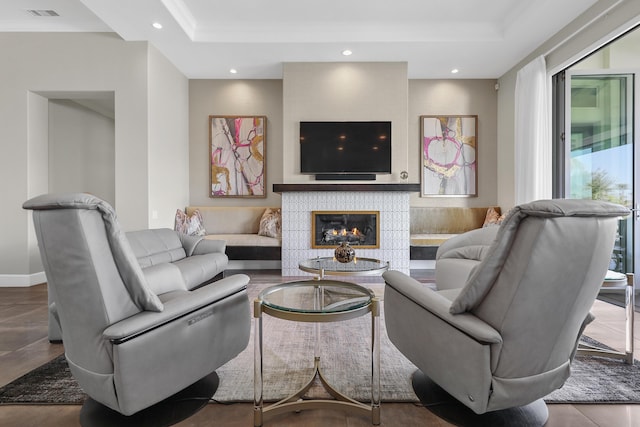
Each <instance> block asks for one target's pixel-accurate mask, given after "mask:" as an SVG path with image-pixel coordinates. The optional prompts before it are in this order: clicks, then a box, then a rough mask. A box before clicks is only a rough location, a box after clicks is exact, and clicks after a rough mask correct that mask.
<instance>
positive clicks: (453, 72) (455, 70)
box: [451, 68, 460, 74]
mask: <svg viewBox="0 0 640 427" xmlns="http://www.w3.org/2000/svg"><path fill="white" fill-rule="evenodd" d="M458 71H460V70H458V69H457V68H454V69H453V70H451V74H457V73H458Z"/></svg>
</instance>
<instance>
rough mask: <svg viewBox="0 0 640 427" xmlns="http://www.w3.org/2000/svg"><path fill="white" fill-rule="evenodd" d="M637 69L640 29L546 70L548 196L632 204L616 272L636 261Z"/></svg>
mask: <svg viewBox="0 0 640 427" xmlns="http://www.w3.org/2000/svg"><path fill="white" fill-rule="evenodd" d="M639 74H640V29H635V30H634V31H631V32H629V33H627V34H625V35H624V36H622V37H620V38H618V39H616V40H614V41H612V42H611V43H609V44H608V45H607V46H605V47H603V48H601V49H599V50H598V51H596V52H594V53H593V54H591V55H590V56H589V57H587V58H585V59H583V60H581V61H580V62H578V63H576V64H574V65H572V66H571V67H569V68H567V69H566V70H564V71H562V72H561V73H558V74H556V75H555V76H553V99H554V115H553V119H554V126H553V127H554V129H553V134H554V141H553V142H554V148H553V150H554V151H553V153H554V154H553V156H554V159H553V160H554V165H553V169H554V176H553V182H554V184H553V190H554V197H559V198H570V199H594V200H604V201H609V202H613V203H618V204H621V205H624V206H626V207H628V208H629V209H633V214H632V215H630V216H628V217H627V218H623V219H620V221H619V227H618V236H617V240H616V242H615V247H614V251H613V253H612V255H611V260H610V263H609V269H610V270H613V271H618V272H621V273H632V272H635V270H636V266H639V265H640V264H638V260H637V258H638V256H640V250H639V247H638V244H639V242H640V236H639V235H638V233H639V232H640V227H638V219H639V216H638V214H639V213H640V212H639V211H638V210H637V208H638V203H640V194H638V189H639V188H640V186H638V183H639V182H640V181H639V179H640V167H639V165H640V162H639V161H638V158H637V157H638V150H636V143H637V138H636V129H640V127H638V114H637V111H638V110H639V107H640V93H639V92H638V90H639V89H638V86H639V85H638V82H637V76H638V75H639ZM636 280H638V277H636Z"/></svg>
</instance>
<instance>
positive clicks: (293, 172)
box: [282, 62, 416, 183]
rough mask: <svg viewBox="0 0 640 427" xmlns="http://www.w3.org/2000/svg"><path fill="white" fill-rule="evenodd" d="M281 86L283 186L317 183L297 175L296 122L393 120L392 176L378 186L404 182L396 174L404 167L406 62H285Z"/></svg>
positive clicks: (298, 146)
mask: <svg viewBox="0 0 640 427" xmlns="http://www.w3.org/2000/svg"><path fill="white" fill-rule="evenodd" d="M283 84H284V86H283V105H284V110H283V144H284V147H286V150H283V153H282V159H283V160H282V163H283V181H284V182H285V183H296V182H297V183H300V182H309V181H313V180H314V179H315V177H314V176H313V175H302V174H300V143H299V137H300V136H299V132H300V130H299V123H300V121H304V120H319V121H324V120H327V121H330V120H336V121H342V120H353V121H358V120H380V121H391V143H392V156H391V162H392V163H391V171H392V173H391V174H390V175H378V177H377V180H376V182H382V183H384V182H403V181H402V180H401V179H400V172H402V171H406V170H407V168H408V158H407V156H408V151H407V141H408V135H407V111H408V90H409V89H408V79H407V64H406V63H404V62H394V63H379V62H376V63H367V62H341V63H332V62H324V63H286V64H284V69H283ZM350 182H354V181H350ZM355 182H357V181H355ZM411 182H416V181H411Z"/></svg>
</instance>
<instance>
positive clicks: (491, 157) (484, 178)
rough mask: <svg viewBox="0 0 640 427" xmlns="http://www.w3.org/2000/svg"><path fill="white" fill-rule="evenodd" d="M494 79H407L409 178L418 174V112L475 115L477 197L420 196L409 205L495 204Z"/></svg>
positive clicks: (495, 112) (495, 126) (412, 180)
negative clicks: (476, 119) (476, 123)
mask: <svg viewBox="0 0 640 427" xmlns="http://www.w3.org/2000/svg"><path fill="white" fill-rule="evenodd" d="M495 85H496V81H495V80H486V79H482V80H481V79H478V80H409V141H408V147H409V159H410V160H409V169H408V172H409V180H408V181H410V182H419V181H420V175H421V156H422V153H421V152H420V116H427V115H477V116H478V135H477V144H478V145H477V148H478V149H477V156H478V158H477V161H478V196H477V197H420V195H419V194H412V195H411V206H477V207H484V206H494V205H495V204H496V201H497V198H498V192H497V182H496V181H497V179H498V178H497V177H498V174H497V170H498V169H499V168H498V165H497V163H496V157H497V143H498V141H497V120H498V117H497V113H498V95H497V93H496V89H495Z"/></svg>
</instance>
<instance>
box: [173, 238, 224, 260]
mask: <svg viewBox="0 0 640 427" xmlns="http://www.w3.org/2000/svg"><path fill="white" fill-rule="evenodd" d="M178 237H179V238H180V243H182V247H183V248H184V251H185V253H186V254H187V256H192V255H204V254H209V253H212V252H220V253H224V252H225V249H226V247H227V242H225V241H224V240H210V239H205V238H204V237H202V236H189V235H187V234H182V233H178Z"/></svg>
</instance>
